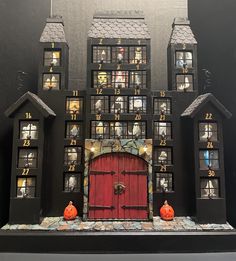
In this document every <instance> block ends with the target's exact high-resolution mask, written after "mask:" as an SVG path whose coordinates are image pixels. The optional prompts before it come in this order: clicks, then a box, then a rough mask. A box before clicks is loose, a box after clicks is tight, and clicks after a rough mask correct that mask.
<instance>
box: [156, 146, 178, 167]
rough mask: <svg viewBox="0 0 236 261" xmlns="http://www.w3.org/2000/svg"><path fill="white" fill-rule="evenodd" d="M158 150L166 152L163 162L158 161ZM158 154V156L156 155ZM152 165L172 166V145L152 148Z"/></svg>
mask: <svg viewBox="0 0 236 261" xmlns="http://www.w3.org/2000/svg"><path fill="white" fill-rule="evenodd" d="M159 151H160V152H161V151H166V152H167V160H166V161H165V162H159V157H160V156H161V153H159ZM158 155H159V156H158ZM153 159H154V165H155V166H162V165H165V166H172V165H173V150H172V147H155V148H154V155H153Z"/></svg>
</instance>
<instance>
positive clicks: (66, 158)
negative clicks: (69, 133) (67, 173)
mask: <svg viewBox="0 0 236 261" xmlns="http://www.w3.org/2000/svg"><path fill="white" fill-rule="evenodd" d="M69 149H75V152H71V151H69ZM69 153H72V154H75V153H76V155H77V158H76V160H73V161H71V160H70V159H69V156H68V154H69ZM81 164H82V147H80V146H65V147H64V166H70V165H75V166H80V165H81Z"/></svg>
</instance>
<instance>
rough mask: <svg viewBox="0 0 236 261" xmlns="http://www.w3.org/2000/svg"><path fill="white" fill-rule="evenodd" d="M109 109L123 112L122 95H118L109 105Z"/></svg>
mask: <svg viewBox="0 0 236 261" xmlns="http://www.w3.org/2000/svg"><path fill="white" fill-rule="evenodd" d="M111 111H112V112H114V113H120V112H124V97H122V96H118V97H117V98H116V100H115V102H114V103H113V104H112V106H111Z"/></svg>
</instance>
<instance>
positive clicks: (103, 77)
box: [98, 72, 108, 88]
mask: <svg viewBox="0 0 236 261" xmlns="http://www.w3.org/2000/svg"><path fill="white" fill-rule="evenodd" d="M107 82H108V76H107V73H106V72H99V73H98V87H99V88H107V87H108V86H107Z"/></svg>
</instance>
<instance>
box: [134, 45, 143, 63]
mask: <svg viewBox="0 0 236 261" xmlns="http://www.w3.org/2000/svg"><path fill="white" fill-rule="evenodd" d="M134 60H135V62H136V63H142V49H141V48H140V47H137V48H135V57H134Z"/></svg>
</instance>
